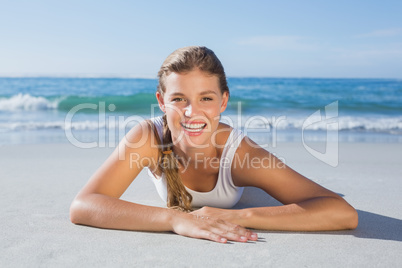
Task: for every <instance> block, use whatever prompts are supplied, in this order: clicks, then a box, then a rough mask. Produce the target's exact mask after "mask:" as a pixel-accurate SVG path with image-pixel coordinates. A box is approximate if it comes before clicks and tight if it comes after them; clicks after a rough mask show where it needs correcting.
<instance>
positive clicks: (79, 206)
mask: <svg viewBox="0 0 402 268" xmlns="http://www.w3.org/2000/svg"><path fill="white" fill-rule="evenodd" d="M84 215H85V212H84V211H83V202H82V201H81V200H79V199H77V198H75V199H74V201H73V202H72V203H71V206H70V221H71V222H72V223H74V224H83V223H84V220H83V216H84Z"/></svg>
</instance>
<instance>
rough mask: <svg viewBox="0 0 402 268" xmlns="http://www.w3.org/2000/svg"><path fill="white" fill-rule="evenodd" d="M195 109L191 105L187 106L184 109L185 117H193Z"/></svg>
mask: <svg viewBox="0 0 402 268" xmlns="http://www.w3.org/2000/svg"><path fill="white" fill-rule="evenodd" d="M192 110H193V107H192V106H191V104H189V105H187V107H186V108H185V109H184V115H185V116H187V117H191V114H192V113H193V111H192Z"/></svg>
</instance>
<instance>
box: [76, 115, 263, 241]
mask: <svg viewBox="0 0 402 268" xmlns="http://www.w3.org/2000/svg"><path fill="white" fill-rule="evenodd" d="M152 135H153V133H152V131H151V129H150V128H149V127H148V125H147V124H146V123H143V124H140V125H137V126H136V127H134V128H133V129H132V130H131V131H130V132H129V133H128V135H127V136H126V140H123V141H122V142H121V143H120V144H119V146H118V147H117V148H116V150H115V151H114V152H113V153H112V155H111V156H110V157H109V158H108V159H107V160H106V161H105V163H104V164H103V165H102V166H101V167H100V168H99V169H98V170H97V171H96V172H95V174H94V175H93V176H92V177H91V178H90V180H89V182H88V183H87V184H86V185H85V186H84V188H83V189H82V190H81V191H80V192H79V193H78V195H77V196H76V198H75V199H74V201H73V203H72V205H71V208H70V218H71V221H72V222H73V223H75V224H83V225H90V226H95V227H100V228H109V229H123V230H143V231H173V232H175V233H177V234H181V235H184V236H190V237H195V238H204V239H210V240H213V241H217V242H223V243H225V242H226V241H227V240H236V241H242V242H245V241H247V240H248V239H253V240H255V239H257V237H253V233H252V232H250V231H248V230H246V229H244V228H242V227H239V226H237V225H236V224H233V223H230V222H225V221H223V220H220V219H217V218H212V217H211V218H208V219H202V220H201V219H199V218H197V217H195V216H194V215H191V214H188V213H184V212H180V211H177V210H172V209H167V208H159V207H152V206H146V205H140V204H135V203H131V202H127V201H124V200H121V199H119V198H120V196H121V195H122V194H123V193H124V191H125V190H126V189H127V188H128V186H129V185H130V184H131V183H132V181H133V180H134V179H135V177H136V176H137V175H138V174H139V173H140V172H141V170H142V169H143V168H144V167H150V168H151V169H154V168H155V163H156V160H157V157H158V151H157V148H156V147H155V148H153V146H152V144H151V142H152V141H153V140H152V139H151V137H152ZM132 154H135V155H136V157H135V159H141V161H137V162H136V163H133V162H132V161H130V159H132V158H131V155H132ZM138 156H139V158H138ZM130 162H131V163H130ZM228 230H229V232H228Z"/></svg>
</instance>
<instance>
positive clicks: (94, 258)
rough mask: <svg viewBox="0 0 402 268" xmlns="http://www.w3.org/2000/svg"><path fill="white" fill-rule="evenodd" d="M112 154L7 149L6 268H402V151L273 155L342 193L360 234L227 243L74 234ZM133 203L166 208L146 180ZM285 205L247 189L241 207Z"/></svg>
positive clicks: (362, 147) (346, 146)
mask: <svg viewBox="0 0 402 268" xmlns="http://www.w3.org/2000/svg"><path fill="white" fill-rule="evenodd" d="M112 150H113V149H112V148H103V149H100V148H96V149H79V148H76V147H74V146H72V145H70V144H40V145H4V146H1V147H0V161H1V164H0V191H1V195H0V200H1V207H0V211H1V212H0V217H1V219H0V230H1V231H0V232H1V244H0V267H73V266H74V267H133V266H145V267H153V266H164V267H173V266H175V267H177V266H179V267H205V266H213V267H215V266H221V267H267V266H268V267H396V266H398V265H400V263H401V262H402V255H401V254H400V253H401V252H402V243H401V241H402V210H401V209H400V205H401V204H402V196H401V194H400V192H401V189H402V180H401V175H402V173H401V152H402V144H396V143H395V144H393V143H386V144H380V143H341V144H340V145H339V165H338V166H337V167H331V166H329V165H327V164H325V163H323V162H321V161H319V160H318V159H316V158H314V157H313V156H312V155H310V154H309V153H308V152H307V151H306V150H305V149H304V148H303V146H302V145H301V144H299V143H280V144H278V145H277V147H276V148H272V151H273V152H275V153H276V154H277V156H280V157H283V158H284V159H285V161H286V163H287V164H288V165H290V166H291V167H292V168H294V169H296V170H297V171H299V172H300V173H302V174H303V175H305V176H307V177H309V178H310V179H312V180H314V181H316V182H318V183H320V184H322V185H323V186H325V187H327V188H329V189H331V190H333V191H335V192H337V193H339V194H341V195H342V196H344V198H345V199H346V200H347V201H348V202H350V203H351V204H352V205H353V206H354V207H355V208H356V209H357V210H358V213H359V226H358V228H357V229H356V230H353V231H338V232H313V233H301V232H296V233H289V232H271V231H257V233H258V234H259V237H260V239H259V241H257V242H249V243H228V244H218V243H214V242H210V241H206V240H197V239H191V238H186V237H181V236H178V235H176V234H173V233H152V232H131V231H116V230H105V229H98V228H92V227H85V226H79V225H74V224H72V223H71V222H70V221H69V206H70V203H71V201H72V199H73V198H74V196H75V195H76V193H77V192H78V191H79V189H80V188H81V187H82V186H83V185H84V184H85V183H86V181H87V180H88V178H89V177H90V176H91V174H92V173H93V172H94V171H95V170H96V169H97V168H98V167H99V166H100V165H101V164H102V162H103V161H104V160H105V159H106V158H107V156H108V155H109V154H110V152H111V151H112ZM122 198H123V199H125V200H129V201H132V202H138V203H142V204H148V205H154V206H164V204H163V203H162V201H161V200H160V198H159V196H158V195H157V192H156V190H155V189H154V186H153V184H152V182H151V181H150V180H149V179H148V177H147V174H146V172H142V173H141V174H140V176H139V177H138V178H137V179H136V180H135V181H134V183H133V184H132V185H131V186H130V188H129V189H128V190H127V191H126V193H125V194H124V195H123V196H122ZM272 205H279V203H278V202H277V201H275V200H274V199H272V198H270V197H269V196H268V195H266V194H265V193H263V192H262V191H260V190H258V189H254V188H247V189H246V190H245V192H244V194H243V197H242V199H241V200H240V202H239V203H238V204H237V205H236V207H235V208H242V207H250V206H272Z"/></svg>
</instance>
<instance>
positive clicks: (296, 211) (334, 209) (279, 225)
mask: <svg viewBox="0 0 402 268" xmlns="http://www.w3.org/2000/svg"><path fill="white" fill-rule="evenodd" d="M239 213H240V214H241V217H240V222H239V223H240V224H241V225H242V226H244V227H248V228H255V229H265V230H281V231H329V230H344V229H354V228H356V226H357V221H358V219H357V212H356V211H355V209H354V208H352V207H351V206H350V205H349V204H348V203H346V202H345V201H344V200H342V199H338V198H334V197H317V198H314V199H310V200H307V201H303V202H300V203H297V204H289V205H284V206H277V207H259V208H248V209H243V210H240V211H239Z"/></svg>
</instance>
